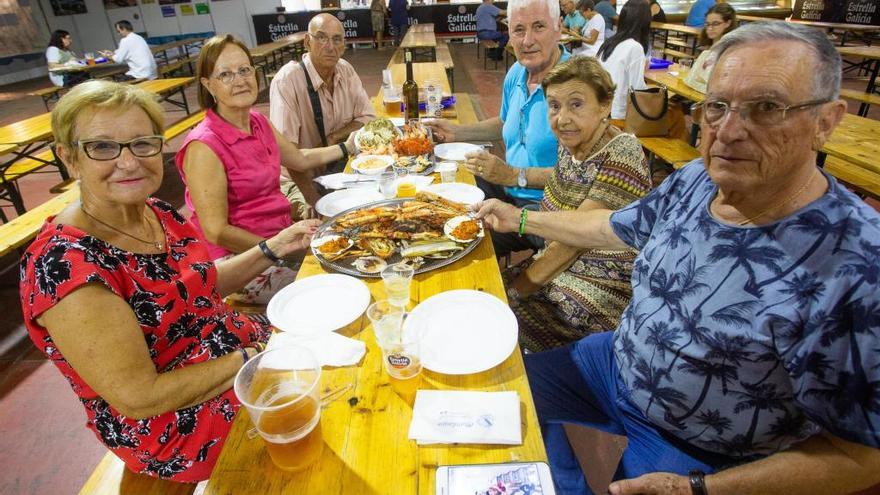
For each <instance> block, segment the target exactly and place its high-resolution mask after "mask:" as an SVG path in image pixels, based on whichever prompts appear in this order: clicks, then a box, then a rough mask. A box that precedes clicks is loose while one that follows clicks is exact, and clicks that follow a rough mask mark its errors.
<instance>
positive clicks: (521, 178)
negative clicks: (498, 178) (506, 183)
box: [516, 168, 529, 187]
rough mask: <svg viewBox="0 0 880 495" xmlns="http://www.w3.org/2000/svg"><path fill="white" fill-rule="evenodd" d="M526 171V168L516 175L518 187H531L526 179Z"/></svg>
mask: <svg viewBox="0 0 880 495" xmlns="http://www.w3.org/2000/svg"><path fill="white" fill-rule="evenodd" d="M526 170H527V169H525V168H521V169H519V172H517V174H516V185H517V186H519V187H526V186H527V185H529V181H528V179H526Z"/></svg>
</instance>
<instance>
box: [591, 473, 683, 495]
mask: <svg viewBox="0 0 880 495" xmlns="http://www.w3.org/2000/svg"><path fill="white" fill-rule="evenodd" d="M608 493H609V494H610V495H691V493H692V492H691V485H690V482H688V478H687V476H681V475H678V474H672V473H650V474H645V475H642V476H639V477H638V478H632V479H628V480H620V481H615V482H614V483H611V485H610V486H609V487H608Z"/></svg>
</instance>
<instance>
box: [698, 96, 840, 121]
mask: <svg viewBox="0 0 880 495" xmlns="http://www.w3.org/2000/svg"><path fill="white" fill-rule="evenodd" d="M830 101H831V100H828V99H824V100H810V101H807V102H804V103H797V104H794V105H782V104H781V103H778V102H775V101H771V100H758V101H747V102H745V103H742V104H741V105H739V106H738V107H733V106H730V103H727V102H726V101H712V100H710V101H704V102H703V103H697V104H695V105H693V106H691V110H692V113H693V116H694V120H696V121H701V122H705V123H706V124H707V125H709V126H716V125H719V124H720V123H721V121H722V120H724V117H726V116H727V114H728V113H729V112H736V113H737V114H738V115H739V118H740V119H742V120H743V122H748V123H752V124H754V125H757V126H775V125H779V124H781V123H782V122H783V121H785V119H786V118H787V117H788V115H789V114H790V112H795V111H798V110H803V109H806V108H810V107H815V106H818V105H824V104H825V103H829V102H830Z"/></svg>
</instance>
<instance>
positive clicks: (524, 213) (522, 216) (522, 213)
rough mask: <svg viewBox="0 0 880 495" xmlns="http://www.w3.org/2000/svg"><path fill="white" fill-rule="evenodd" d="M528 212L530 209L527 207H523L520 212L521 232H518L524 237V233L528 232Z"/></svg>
mask: <svg viewBox="0 0 880 495" xmlns="http://www.w3.org/2000/svg"><path fill="white" fill-rule="evenodd" d="M527 212H528V210H526V209H525V208H523V209H522V211H520V213H519V232H518V233H517V235H518V236H520V237H522V236H523V234H525V233H526V216H527Z"/></svg>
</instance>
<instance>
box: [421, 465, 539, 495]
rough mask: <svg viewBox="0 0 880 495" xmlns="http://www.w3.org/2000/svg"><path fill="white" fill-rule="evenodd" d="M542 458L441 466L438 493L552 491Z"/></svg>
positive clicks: (481, 494) (526, 494)
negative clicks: (520, 461)
mask: <svg viewBox="0 0 880 495" xmlns="http://www.w3.org/2000/svg"><path fill="white" fill-rule="evenodd" d="M555 493H556V492H555V490H554V489H553V481H552V480H551V478H550V468H549V467H548V466H547V464H546V463H543V462H523V463H506V464H474V465H466V466H441V467H440V468H438V469H437V495H502V494H503V495H539V494H540V495H555Z"/></svg>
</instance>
